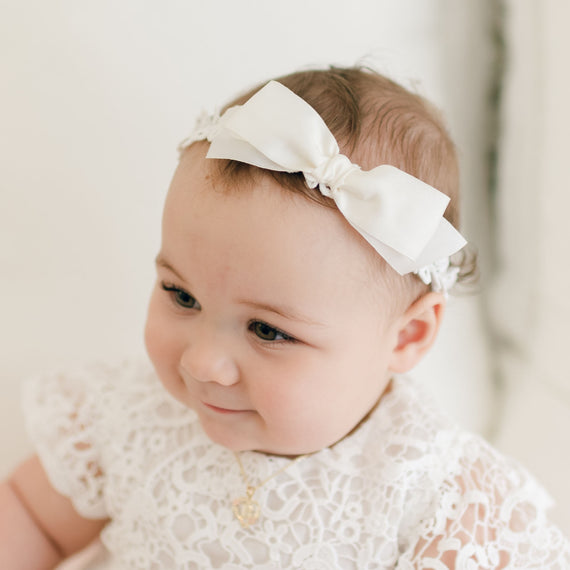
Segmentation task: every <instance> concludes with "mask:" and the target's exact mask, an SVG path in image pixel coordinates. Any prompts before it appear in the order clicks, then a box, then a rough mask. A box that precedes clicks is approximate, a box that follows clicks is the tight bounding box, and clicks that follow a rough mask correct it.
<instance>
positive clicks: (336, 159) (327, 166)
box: [303, 153, 360, 198]
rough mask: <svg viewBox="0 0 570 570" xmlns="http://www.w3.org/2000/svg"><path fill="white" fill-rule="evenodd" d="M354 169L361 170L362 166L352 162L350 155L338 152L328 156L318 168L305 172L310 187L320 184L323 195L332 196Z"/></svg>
mask: <svg viewBox="0 0 570 570" xmlns="http://www.w3.org/2000/svg"><path fill="white" fill-rule="evenodd" d="M354 170H360V167H358V166H356V165H355V164H352V162H350V159H349V158H348V156H345V155H344V154H340V153H338V154H335V155H333V156H330V157H326V158H325V159H324V160H323V161H322V162H321V163H320V164H319V165H318V166H317V167H316V168H314V169H312V170H310V171H307V172H304V173H303V174H304V175H305V180H306V181H307V184H308V186H309V188H316V187H317V186H318V187H319V191H320V192H321V194H323V196H328V197H329V198H331V197H332V193H333V192H334V190H336V189H337V188H339V187H340V186H342V185H343V183H344V181H345V179H346V177H347V175H348V174H350V173H351V172H352V171H354Z"/></svg>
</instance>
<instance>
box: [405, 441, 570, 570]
mask: <svg viewBox="0 0 570 570" xmlns="http://www.w3.org/2000/svg"><path fill="white" fill-rule="evenodd" d="M476 455H477V456H478V458H477V459H476V460H474V461H471V460H468V459H466V460H465V463H464V465H463V466H462V467H463V469H462V471H461V472H460V473H459V474H457V475H456V476H454V477H453V478H450V479H448V480H446V481H444V483H443V485H442V487H441V489H440V491H441V494H440V497H439V500H438V501H437V502H438V504H437V505H435V506H434V512H432V515H431V516H429V517H426V518H425V519H423V520H421V521H420V522H419V524H418V527H417V531H418V532H417V533H416V534H415V536H416V539H415V540H414V541H410V543H409V544H408V545H407V549H406V550H405V552H404V554H403V555H402V556H401V557H400V559H399V562H398V565H397V570H412V569H414V570H420V569H433V570H444V569H448V568H449V569H457V570H459V569H462V570H463V569H464V570H487V569H493V570H495V569H496V570H499V569H503V568H504V569H507V568H508V569H511V568H518V569H529V568H536V569H539V568H540V569H541V570H547V569H548V570H564V569H567V568H570V547H569V544H568V542H567V540H566V539H565V537H564V536H563V535H562V533H561V531H560V530H559V529H558V528H556V527H555V526H554V525H552V524H550V523H549V522H548V520H547V519H546V515H545V510H546V508H547V507H548V506H549V505H550V502H551V501H550V498H549V497H548V495H547V494H546V492H545V491H544V490H543V489H542V488H541V487H540V486H539V485H538V484H537V483H536V482H535V481H534V479H532V477H531V476H530V475H528V473H526V471H524V469H522V468H521V467H519V466H518V465H517V464H513V462H510V461H509V460H507V459H505V458H503V457H502V456H500V455H499V454H498V453H497V452H496V451H495V450H494V449H492V448H490V447H489V446H486V445H482V446H481V447H480V448H479V449H478V450H477V451H476ZM472 456H473V454H472ZM472 456H471V459H472Z"/></svg>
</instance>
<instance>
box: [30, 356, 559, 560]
mask: <svg viewBox="0 0 570 570" xmlns="http://www.w3.org/2000/svg"><path fill="white" fill-rule="evenodd" d="M25 408H26V413H27V418H28V424H29V430H30V433H31V436H32V438H33V440H34V441H35V443H36V445H37V450H38V453H39V455H40V457H41V459H42V461H43V464H44V466H45V468H46V470H47V472H48V474H49V477H50V479H51V481H52V483H53V485H54V486H55V488H56V489H58V490H59V491H60V492H61V493H63V494H65V495H68V496H70V497H71V498H72V500H73V502H74V504H75V506H76V508H77V510H78V511H79V512H80V513H81V514H82V515H84V516H86V517H95V518H106V517H108V518H109V519H110V522H109V524H108V525H107V526H106V528H105V529H104V531H103V533H102V541H103V543H104V545H105V548H106V554H105V556H104V560H100V561H99V562H98V563H96V564H94V566H93V567H96V568H97V569H99V568H101V569H105V570H119V569H121V570H127V569H141V570H142V569H144V570H149V569H151V570H158V569H161V570H162V569H177V568H178V569H184V570H189V569H210V568H221V569H224V570H238V569H240V570H241V569H244V568H264V569H270V568H271V569H273V568H287V569H290V568H302V569H304V570H317V569H319V570H320V569H322V570H331V569H355V570H356V569H358V570H363V569H384V568H396V569H398V570H408V569H412V568H414V569H419V568H426V569H427V568H430V569H435V570H438V569H443V568H456V569H469V570H475V569H486V568H525V569H528V568H537V569H538V568H540V569H545V568H549V569H553V570H554V569H559V570H562V569H568V568H570V548H569V546H568V543H567V542H566V540H565V539H564V537H563V536H562V534H561V533H560V531H559V530H558V529H557V528H555V527H554V526H552V525H550V524H549V523H548V521H547V520H546V518H545V514H544V511H545V509H546V508H547V507H548V505H549V498H548V496H547V495H546V494H545V492H544V491H543V490H542V489H541V488H540V487H539V486H538V485H537V484H536V483H535V481H534V480H533V479H532V478H531V477H530V476H529V475H528V474H527V473H526V472H525V471H524V470H523V469H521V468H520V467H519V466H518V465H517V464H515V463H513V462H512V461H510V460H508V459H506V458H504V457H503V456H501V455H500V454H499V453H498V452H497V451H495V450H494V449H493V448H491V447H490V446H489V445H488V444H487V443H485V442H484V441H483V440H481V439H480V438H478V437H475V436H473V435H470V434H468V433H465V432H463V431H461V430H459V429H457V428H456V427H455V426H454V425H452V424H451V423H450V422H448V421H447V420H446V419H444V418H443V417H442V416H441V415H439V414H438V413H437V412H436V411H434V409H433V408H432V407H431V406H430V405H429V404H427V403H426V402H425V396H424V395H423V394H422V393H421V391H419V390H418V388H417V387H416V386H414V384H413V383H412V382H410V381H409V380H406V379H402V378H401V379H396V380H395V381H394V384H393V389H392V391H391V392H390V393H389V394H388V395H386V396H385V397H384V398H383V399H382V401H381V402H380V404H379V406H378V407H377V408H376V409H375V410H374V412H373V413H372V414H371V416H370V417H369V418H368V419H367V421H365V422H364V423H363V424H362V425H361V426H360V427H359V428H358V429H357V430H356V431H355V432H353V433H352V434H351V435H350V436H348V437H346V438H345V439H344V440H342V441H341V442H339V443H338V444H336V445H335V446H334V447H333V448H331V449H324V450H322V451H320V452H318V453H316V454H314V455H312V456H310V457H308V458H306V459H304V460H302V461H300V462H297V463H295V464H294V465H292V466H290V467H289V468H288V469H287V470H286V471H284V472H282V473H280V474H279V475H278V476H277V477H274V478H272V479H270V480H269V481H268V482H267V483H266V484H265V485H263V486H262V487H261V488H260V489H259V490H258V491H257V492H256V494H255V499H256V500H257V501H258V502H259V504H260V505H261V517H260V519H259V520H258V521H257V522H256V523H255V524H254V525H252V526H250V527H249V528H242V526H241V525H240V523H239V521H238V520H237V519H236V518H235V517H234V514H233V512H232V501H233V499H235V498H237V497H240V496H243V495H244V491H245V484H244V481H243V479H242V476H241V473H240V470H239V467H238V465H237V463H236V459H235V457H234V455H233V454H232V453H231V452H229V451H228V450H226V449H225V448H223V447H221V446H218V445H215V444H212V443H211V442H210V441H209V440H208V438H207V437H206V435H205V434H204V432H203V431H202V429H201V427H200V424H199V422H198V421H197V418H196V415H195V414H194V413H193V412H192V411H190V410H188V409H186V408H184V407H183V406H182V405H180V404H179V403H177V402H176V401H175V400H173V399H172V398H171V397H170V396H169V395H168V394H167V393H166V392H165V391H164V389H163V388H162V387H161V385H160V384H159V382H158V380H157V379H156V377H155V375H154V373H153V372H152V370H151V368H150V366H149V365H147V364H144V363H142V364H128V363H127V364H123V365H121V366H118V367H104V366H97V367H91V368H89V369H84V370H82V371H80V372H78V373H76V374H59V375H57V374H56V375H51V376H48V377H45V376H44V377H41V378H37V379H35V380H33V381H31V382H30V383H29V384H28V385H27V387H26V389H25ZM242 461H243V465H244V469H245V471H246V473H248V474H249V475H250V476H251V478H252V484H254V485H255V484H256V483H259V482H260V481H263V480H264V479H266V478H267V477H269V476H270V475H272V474H273V473H275V472H277V471H278V470H279V469H280V468H281V467H282V466H284V465H285V464H286V463H287V462H288V461H289V460H288V459H285V458H281V457H272V456H266V455H263V454H259V453H255V452H248V453H244V454H243V456H242Z"/></svg>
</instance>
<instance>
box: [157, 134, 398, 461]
mask: <svg viewBox="0 0 570 570" xmlns="http://www.w3.org/2000/svg"><path fill="white" fill-rule="evenodd" d="M207 162H208V161H207V160H205V159H204V158H203V149H202V148H201V146H199V145H194V147H192V148H191V149H189V150H188V151H186V153H185V156H184V157H183V159H182V160H181V163H180V166H179V168H178V169H177V171H176V173H175V176H174V179H173V181H172V186H171V188H170V191H169V194H168V198H167V200H166V205H165V210H164V219H163V234H162V247H161V250H160V254H159V256H158V258H157V273H158V279H157V283H156V286H155V289H154V292H153V295H152V298H151V302H150V307H149V313H148V321H147V327H146V344H147V349H148V352H149V355H150V357H151V359H152V362H153V364H154V366H155V369H156V372H157V374H158V376H159V377H160V380H161V381H162V383H163V384H164V386H165V388H166V389H167V390H168V391H169V392H170V393H171V394H172V395H173V396H174V397H175V398H177V399H178V400H179V401H180V402H182V403H183V404H185V405H186V406H188V407H189V408H192V409H193V410H195V411H196V413H197V414H198V417H199V419H200V422H201V424H202V426H203V428H204V430H205V431H206V432H207V434H208V435H209V437H210V438H211V439H212V440H214V441H216V442H218V443H220V444H222V445H224V446H226V447H228V448H230V449H233V450H259V451H265V452H270V453H277V454H299V453H307V452H312V451H316V450H318V449H321V448H323V447H326V446H329V445H331V444H333V443H334V442H336V441H338V440H339V439H341V438H342V437H343V436H344V435H346V434H347V433H348V432H350V431H351V430H352V429H353V428H354V427H355V426H356V425H357V424H358V422H359V421H360V420H361V419H362V418H363V417H364V416H365V415H366V414H367V412H368V411H369V410H370V409H371V408H372V407H373V406H374V404H375V403H376V402H377V401H378V399H379V397H380V396H381V395H382V393H383V392H384V390H385V389H386V386H387V384H388V382H389V379H390V366H391V356H392V352H393V350H394V348H395V346H396V345H397V342H398V326H397V323H396V322H395V321H397V319H394V320H390V321H387V319H386V318H385V317H383V315H385V314H387V313H388V311H387V310H385V307H382V298H383V293H382V292H381V291H377V290H375V288H376V289H377V288H378V287H379V285H378V283H376V284H375V285H374V284H373V283H372V278H373V275H374V272H373V270H372V269H371V268H370V258H369V252H368V251H367V249H366V248H367V246H365V245H364V243H363V240H362V239H361V238H360V237H359V236H358V234H357V233H356V232H354V231H353V230H352V229H351V228H350V227H349V226H348V224H347V223H346V221H345V220H344V219H343V218H342V217H341V216H340V215H339V214H338V212H336V211H334V210H332V209H327V208H324V207H322V206H320V205H317V204H314V203H311V202H310V201H309V200H307V199H306V198H304V197H302V196H298V195H294V194H292V193H290V192H287V191H284V190H282V189H281V188H280V187H279V186H278V185H277V183H276V182H274V181H272V180H269V179H268V178H266V177H263V178H262V179H261V180H260V181H259V183H258V184H256V185H255V186H254V187H252V188H249V187H247V188H246V187H244V188H236V189H233V190H231V191H227V190H225V189H223V188H219V187H218V188H216V187H215V185H214V182H213V179H211V178H210V176H209V175H208V170H207Z"/></svg>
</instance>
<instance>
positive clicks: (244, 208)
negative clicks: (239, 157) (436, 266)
mask: <svg viewBox="0 0 570 570" xmlns="http://www.w3.org/2000/svg"><path fill="white" fill-rule="evenodd" d="M192 146H194V145H192ZM204 146H205V145H202V148H196V149H194V148H190V149H188V150H187V151H185V152H184V153H183V155H182V157H181V162H180V166H179V169H178V171H177V174H176V175H175V178H174V180H173V184H172V187H171V192H174V193H179V194H180V196H179V199H177V200H176V201H175V203H173V204H172V205H173V208H172V210H173V213H174V214H180V213H181V212H180V209H181V208H182V209H184V208H192V209H194V210H195V212H194V213H196V209H198V210H200V211H202V212H204V215H211V216H214V215H217V216H222V217H224V216H225V217H226V222H227V225H228V226H227V227H228V228H229V227H234V229H235V232H234V233H233V234H232V236H231V239H232V241H233V242H234V243H239V242H241V241H245V242H247V240H248V239H250V238H251V235H250V234H249V232H248V231H246V230H248V229H251V228H249V227H248V225H249V226H252V225H253V226H255V225H256V226H257V227H258V230H259V231H262V230H263V231H264V232H265V238H266V237H267V236H268V235H271V234H273V235H274V234H279V236H281V237H282V240H283V241H287V242H292V241H295V242H296V243H297V245H298V250H297V251H295V256H296V257H297V258H298V259H299V260H306V261H307V262H309V258H310V256H311V254H315V255H317V256H319V255H320V256H321V257H322V259H318V257H317V258H316V259H313V260H310V263H313V264H317V265H318V264H319V262H323V263H324V261H325V257H326V258H327V262H328V263H334V264H335V265H336V266H337V269H338V271H339V273H344V274H345V275H346V277H347V278H349V279H351V280H352V281H353V282H354V284H355V286H358V287H359V288H361V287H362V286H363V284H365V285H366V289H367V290H369V291H371V290H373V289H374V290H378V289H383V288H384V286H385V284H384V282H383V280H382V279H381V277H382V274H383V272H384V270H385V265H386V264H385V262H384V261H383V260H382V258H381V257H380V256H379V255H378V254H377V253H376V252H375V251H374V249H373V248H372V247H371V246H370V245H369V244H368V243H367V242H366V240H364V238H362V237H361V236H360V234H359V233H358V232H357V231H356V230H354V229H353V228H352V227H351V226H350V224H349V223H348V222H347V221H346V219H345V218H344V217H343V216H342V215H341V214H340V212H339V211H338V209H337V208H336V206H334V204H332V202H331V201H328V200H327V201H324V200H321V201H316V200H314V199H312V197H311V196H308V195H307V194H306V193H304V192H301V191H298V190H297V188H295V187H294V186H293V187H292V185H291V184H286V183H283V177H275V176H274V175H273V173H269V172H267V171H263V170H261V169H259V168H255V167H251V168H250V169H249V171H242V172H241V173H240V174H239V175H237V176H235V175H234V174H233V172H234V171H232V172H230V176H227V177H225V175H226V172H225V171H224V170H220V167H219V166H220V165H218V164H216V163H217V162H218V161H216V160H210V159H206V158H205V152H206V150H205V148H203V147H204ZM232 167H233V165H232ZM184 196H185V197H186V198H185V199H184V198H183V197H184ZM182 202H185V203H184V204H183V203H182ZM167 206H168V205H167ZM240 217H243V218H244V219H245V220H246V224H245V227H244V226H240V225H239V221H240V220H239V218H240ZM262 218H265V223H263V222H264V220H263V219H262ZM258 237H259V239H260V240H261V241H263V239H264V236H261V235H260V236H258ZM276 249H277V251H275V252H274V260H275V263H277V262H278V260H279V257H280V255H283V253H284V251H283V248H282V249H281V250H279V249H278V247H276Z"/></svg>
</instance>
